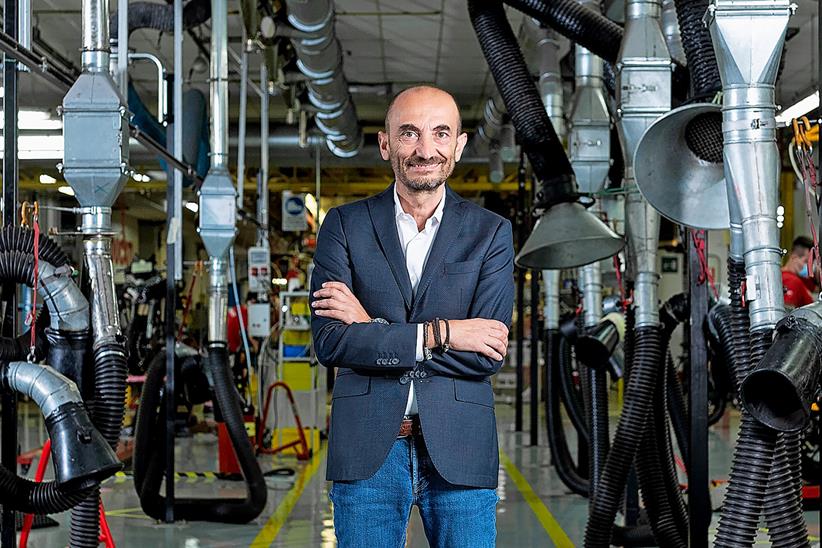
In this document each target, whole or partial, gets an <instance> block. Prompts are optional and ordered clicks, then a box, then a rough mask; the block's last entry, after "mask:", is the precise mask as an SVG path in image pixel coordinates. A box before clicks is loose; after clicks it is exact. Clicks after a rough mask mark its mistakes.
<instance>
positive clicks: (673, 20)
mask: <svg viewBox="0 0 822 548" xmlns="http://www.w3.org/2000/svg"><path fill="white" fill-rule="evenodd" d="M662 34H664V35H665V43H666V44H668V53H670V55H671V59H673V60H674V61H676V62H677V63H679V64H680V65H683V66H684V65H686V64H687V61H686V59H685V49H684V48H683V47H682V35H681V34H680V30H679V19H677V16H676V3H675V2H674V0H662Z"/></svg>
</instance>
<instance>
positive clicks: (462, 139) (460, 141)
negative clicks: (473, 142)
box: [454, 133, 468, 162]
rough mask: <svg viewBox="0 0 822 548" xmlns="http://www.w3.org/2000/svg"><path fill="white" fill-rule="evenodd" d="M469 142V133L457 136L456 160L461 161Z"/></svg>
mask: <svg viewBox="0 0 822 548" xmlns="http://www.w3.org/2000/svg"><path fill="white" fill-rule="evenodd" d="M467 143H468V134H467V133H460V135H459V137H457V148H456V150H455V151H454V160H455V161H457V162H459V161H460V159H461V158H462V151H463V150H465V145H466V144H467Z"/></svg>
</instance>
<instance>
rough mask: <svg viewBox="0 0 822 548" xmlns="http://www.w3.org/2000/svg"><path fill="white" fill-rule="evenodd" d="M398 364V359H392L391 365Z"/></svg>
mask: <svg viewBox="0 0 822 548" xmlns="http://www.w3.org/2000/svg"><path fill="white" fill-rule="evenodd" d="M398 363H400V360H399V358H394V359H393V360H391V365H397V364H398Z"/></svg>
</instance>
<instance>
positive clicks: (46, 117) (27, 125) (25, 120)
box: [0, 109, 63, 138]
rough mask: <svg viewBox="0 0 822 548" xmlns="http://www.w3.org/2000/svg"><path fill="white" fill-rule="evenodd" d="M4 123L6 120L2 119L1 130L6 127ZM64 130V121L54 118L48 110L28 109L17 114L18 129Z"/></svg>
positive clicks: (0, 121) (0, 122)
mask: <svg viewBox="0 0 822 548" xmlns="http://www.w3.org/2000/svg"><path fill="white" fill-rule="evenodd" d="M4 122H5V119H4V118H3V117H0V128H2V127H4V125H5V123H4ZM62 128H63V121H62V120H61V119H60V118H52V116H51V112H50V111H48V110H34V109H26V110H20V111H18V112H17V129H23V130H26V129H28V130H41V131H43V130H55V129H62ZM61 138H62V135H61Z"/></svg>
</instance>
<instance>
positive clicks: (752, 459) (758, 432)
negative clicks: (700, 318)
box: [714, 293, 776, 547]
mask: <svg viewBox="0 0 822 548" xmlns="http://www.w3.org/2000/svg"><path fill="white" fill-rule="evenodd" d="M732 296H733V293H732ZM732 303H733V301H732ZM750 341H751V362H752V363H759V362H760V361H761V360H762V358H763V357H764V356H765V353H766V352H767V350H768V347H769V346H770V344H771V331H770V330H763V331H755V332H751V336H750ZM751 362H748V363H747V364H742V365H743V367H745V369H742V370H737V371H734V373H735V374H736V377H737V380H738V381H741V379H744V378H745V376H746V375H747V374H748V372H749V370H750V367H751ZM775 448H776V432H775V431H774V430H772V429H770V428H768V427H767V426H765V425H763V424H762V423H760V422H759V421H757V420H756V419H754V418H753V417H752V416H751V415H750V414H749V413H748V412H747V411H746V410H745V409H744V407H743V409H742V411H741V421H740V428H739V434H738V435H737V441H736V447H735V448H734V455H733V461H732V463H731V474H730V481H729V482H728V489H727V491H726V492H725V500H724V501H723V503H722V513H721V515H720V517H719V529H718V531H717V534H716V541H715V544H714V545H715V546H723V547H724V546H728V547H732V546H733V547H736V546H751V545H753V543H754V539H755V538H756V533H757V529H758V527H759V517H760V515H761V514H762V510H763V507H764V504H765V498H766V496H771V493H769V492H768V476H769V475H770V472H771V468H772V465H773V459H774V450H775Z"/></svg>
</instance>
